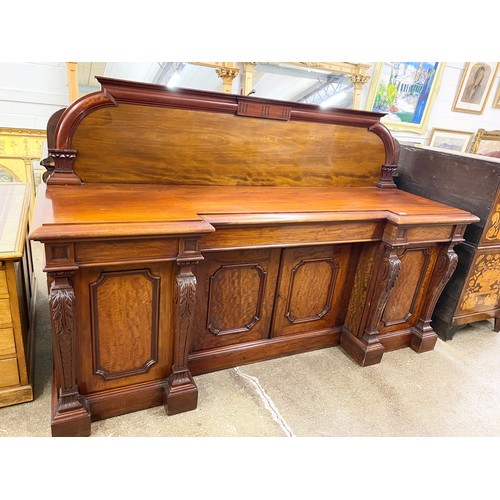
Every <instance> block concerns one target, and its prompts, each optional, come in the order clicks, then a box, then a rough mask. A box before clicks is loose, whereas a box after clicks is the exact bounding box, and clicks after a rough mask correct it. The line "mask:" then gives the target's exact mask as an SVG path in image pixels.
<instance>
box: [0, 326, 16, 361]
mask: <svg viewBox="0 0 500 500" xmlns="http://www.w3.org/2000/svg"><path fill="white" fill-rule="evenodd" d="M15 354H16V343H15V341H14V330H13V329H12V328H1V329H0V357H5V356H9V355H11V356H12V355H15Z"/></svg>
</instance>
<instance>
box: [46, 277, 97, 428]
mask: <svg viewBox="0 0 500 500" xmlns="http://www.w3.org/2000/svg"><path fill="white" fill-rule="evenodd" d="M71 275H72V273H67V272H61V273H50V274H49V276H50V277H51V278H53V280H52V284H51V286H50V295H49V308H50V316H51V322H52V349H53V357H54V378H53V394H52V396H53V401H52V435H53V436H90V413H89V412H88V410H87V408H86V403H85V400H84V398H83V396H82V395H81V394H80V393H79V390H78V385H77V383H76V370H75V363H76V341H75V335H76V325H75V291H74V289H73V285H72V284H71V279H70V278H71Z"/></svg>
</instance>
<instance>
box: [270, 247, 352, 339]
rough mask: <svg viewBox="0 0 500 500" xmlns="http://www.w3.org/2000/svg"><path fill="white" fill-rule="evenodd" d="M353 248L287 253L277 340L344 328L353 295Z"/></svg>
mask: <svg viewBox="0 0 500 500" xmlns="http://www.w3.org/2000/svg"><path fill="white" fill-rule="evenodd" d="M351 255H352V254H351V245H321V246H309V247H299V248H289V249H285V250H283V257H282V264H281V273H280V279H279V283H278V295H277V299H276V309H275V316H274V324H273V336H280V335H290V334H295V333H304V332H311V331H319V330H326V329H329V328H334V327H339V326H341V325H342V324H343V322H344V319H345V314H346V306H347V301H348V299H349V293H350V286H351V284H350V282H349V280H348V276H349V275H350V274H351V275H352V273H349V267H350V265H351Z"/></svg>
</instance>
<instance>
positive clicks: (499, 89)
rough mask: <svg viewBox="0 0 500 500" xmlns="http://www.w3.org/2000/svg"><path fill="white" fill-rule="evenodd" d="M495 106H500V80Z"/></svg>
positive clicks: (494, 101) (494, 100)
mask: <svg viewBox="0 0 500 500" xmlns="http://www.w3.org/2000/svg"><path fill="white" fill-rule="evenodd" d="M493 107H494V108H500V82H499V83H498V90H497V95H496V96H495V98H494V99H493Z"/></svg>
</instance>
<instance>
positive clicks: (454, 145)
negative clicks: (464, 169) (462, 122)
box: [429, 128, 474, 153]
mask: <svg viewBox="0 0 500 500" xmlns="http://www.w3.org/2000/svg"><path fill="white" fill-rule="evenodd" d="M473 135H474V132H463V131H461V130H448V129H444V128H433V129H432V132H431V136H430V138H429V146H433V147H435V148H440V149H451V150H452V151H460V152H461V153H465V152H467V150H468V149H469V145H470V143H471V140H472V136H473Z"/></svg>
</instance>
